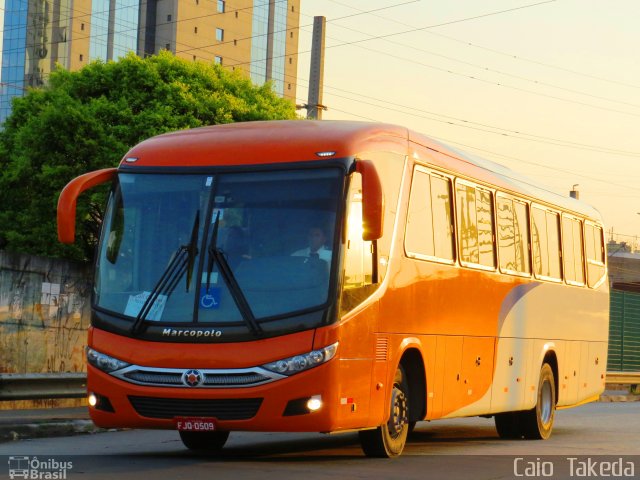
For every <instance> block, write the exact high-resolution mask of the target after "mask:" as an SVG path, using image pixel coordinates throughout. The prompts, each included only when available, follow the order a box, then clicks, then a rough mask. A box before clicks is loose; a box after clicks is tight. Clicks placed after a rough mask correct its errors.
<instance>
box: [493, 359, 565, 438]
mask: <svg viewBox="0 0 640 480" xmlns="http://www.w3.org/2000/svg"><path fill="white" fill-rule="evenodd" d="M555 412H556V384H555V380H554V377H553V370H552V369H551V366H550V365H549V364H548V363H545V364H544V365H543V366H542V369H541V370H540V380H539V382H538V399H537V401H536V406H535V407H534V408H532V409H531V410H526V411H524V412H506V413H498V414H496V415H495V422H496V430H497V431H498V435H499V436H500V438H505V439H513V438H523V437H524V438H526V439H530V440H546V439H547V438H549V437H550V436H551V430H552V428H553V420H554V419H555Z"/></svg>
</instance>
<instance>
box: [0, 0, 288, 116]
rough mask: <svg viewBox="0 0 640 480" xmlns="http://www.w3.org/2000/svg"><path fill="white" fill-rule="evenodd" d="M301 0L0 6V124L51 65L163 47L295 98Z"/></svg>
mask: <svg viewBox="0 0 640 480" xmlns="http://www.w3.org/2000/svg"><path fill="white" fill-rule="evenodd" d="M299 25H300V0H0V26H1V27H2V31H1V32H0V60H1V65H2V67H1V70H0V82H1V83H0V123H2V122H3V121H4V119H5V118H6V117H7V116H8V115H9V113H10V112H11V99H12V98H13V97H16V96H22V95H23V94H24V92H25V90H26V89H27V88H28V87H37V86H41V85H44V83H45V82H46V80H47V77H48V75H49V74H50V73H51V71H52V70H54V69H55V68H56V64H60V65H61V66H62V67H64V68H66V69H68V70H78V69H80V68H82V67H83V66H84V65H86V64H87V63H88V62H90V61H92V60H98V59H99V60H103V61H108V60H115V59H117V58H119V57H122V56H124V55H126V54H127V53H128V52H129V51H134V52H135V53H136V54H137V55H140V56H147V55H153V54H156V53H158V52H159V51H160V50H163V49H166V50H170V51H171V52H173V53H174V54H175V55H176V56H178V57H180V58H184V59H187V60H193V61H205V62H212V61H213V62H216V63H219V64H221V65H223V66H224V67H226V68H230V69H234V70H235V69H240V70H242V71H243V72H245V73H246V74H247V75H249V76H250V77H251V79H252V80H253V81H254V83H257V84H263V83H265V82H266V81H271V82H272V83H273V88H274V90H275V92H276V93H277V94H278V95H280V96H283V97H286V98H291V99H293V100H295V98H296V80H297V69H298V56H297V53H298V27H299Z"/></svg>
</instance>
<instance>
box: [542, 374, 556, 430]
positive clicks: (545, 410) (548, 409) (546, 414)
mask: <svg viewBox="0 0 640 480" xmlns="http://www.w3.org/2000/svg"><path fill="white" fill-rule="evenodd" d="M552 414H553V393H552V390H551V384H550V383H549V382H544V383H543V384H542V391H541V392H540V420H541V421H542V424H543V425H545V426H546V425H549V423H550V422H551V416H552Z"/></svg>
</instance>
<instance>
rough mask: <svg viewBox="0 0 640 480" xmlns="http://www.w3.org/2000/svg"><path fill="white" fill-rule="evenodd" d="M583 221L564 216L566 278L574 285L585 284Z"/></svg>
mask: <svg viewBox="0 0 640 480" xmlns="http://www.w3.org/2000/svg"><path fill="white" fill-rule="evenodd" d="M581 226H582V223H581V222H580V220H577V219H575V218H570V217H565V216H563V217H562V256H563V258H564V279H565V280H566V281H567V283H570V284H573V285H584V267H583V265H584V259H583V256H582V228H581Z"/></svg>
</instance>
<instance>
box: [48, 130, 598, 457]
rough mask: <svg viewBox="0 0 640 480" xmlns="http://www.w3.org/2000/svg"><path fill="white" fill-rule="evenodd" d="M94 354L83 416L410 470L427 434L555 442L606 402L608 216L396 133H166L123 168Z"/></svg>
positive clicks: (197, 441) (66, 211) (116, 184)
mask: <svg viewBox="0 0 640 480" xmlns="http://www.w3.org/2000/svg"><path fill="white" fill-rule="evenodd" d="M109 181H110V182H112V189H111V193H110V198H109V201H108V205H107V207H106V212H105V216H104V223H103V227H102V234H101V239H100V243H99V248H98V251H97V260H96V271H95V287H94V295H93V301H92V319H91V327H90V330H89V336H88V347H87V360H88V367H87V368H88V380H87V388H88V395H89V397H88V398H89V405H90V412H91V418H92V419H93V421H94V422H95V423H96V424H97V425H99V426H101V427H106V428H109V427H130V428H158V429H175V430H178V431H179V433H180V436H181V438H182V440H183V442H184V444H185V445H186V446H187V447H188V448H191V449H208V450H212V451H216V450H220V449H221V448H222V447H223V445H224V443H225V441H226V440H227V437H228V436H229V432H232V431H287V432H326V433H333V432H344V431H354V430H357V431H358V432H359V438H360V441H361V445H362V448H363V450H364V452H365V454H366V455H368V456H379V457H390V456H395V455H399V454H400V453H401V452H402V450H403V448H404V445H405V442H406V438H407V434H408V433H409V432H410V431H411V429H412V428H413V427H414V426H415V424H416V422H418V421H422V420H435V419H441V418H452V417H466V416H494V417H495V424H496V428H497V431H498V434H499V435H500V436H501V437H503V438H539V439H546V438H548V437H549V435H550V434H551V429H552V426H553V421H554V416H555V412H556V409H557V408H564V407H571V406H575V405H579V404H581V403H585V402H588V401H591V400H595V399H597V398H598V396H599V394H600V393H601V392H602V390H603V388H604V382H605V371H606V364H607V336H608V302H609V296H608V282H607V281H606V279H607V271H606V257H605V247H604V237H603V225H602V221H601V217H600V215H599V214H598V212H597V211H596V210H595V209H593V208H591V207H589V206H588V205H586V204H584V203H582V202H580V201H577V200H575V199H572V198H568V197H563V196H560V195H557V194H554V193H551V192H549V191H546V190H544V189H543V188H541V187H539V186H537V185H536V184H535V183H534V182H532V181H529V180H527V179H526V178H524V177H521V176H518V175H516V174H515V173H514V172H512V171H510V170H508V169H506V168H505V167H501V166H499V165H497V164H494V163H492V162H488V161H486V160H482V159H480V158H477V157H475V156H472V155H468V154H465V153H462V152H459V151H457V150H455V149H452V148H450V147H447V146H445V145H442V144H441V143H439V142H436V141H433V140H431V139H429V138H427V137H425V136H422V135H420V134H417V133H414V132H412V131H409V130H407V129H406V128H401V127H398V126H393V125H382V124H371V123H361V122H332V121H322V122H314V121H274V122H251V123H239V124H231V125H220V126H212V127H204V128H198V129H193V130H186V131H180V132H176V133H170V134H165V135H160V136H157V137H154V138H151V139H149V140H146V141H144V142H142V143H140V144H139V145H137V146H135V147H134V148H133V149H131V150H130V151H129V152H128V153H127V154H126V156H125V157H124V158H123V160H122V162H121V163H120V165H119V166H118V167H117V168H113V169H105V170H100V171H96V172H92V173H87V174H85V175H82V176H80V177H78V178H76V179H74V180H72V181H71V182H70V183H69V184H68V185H67V186H66V187H65V189H64V190H63V192H62V194H61V196H60V199H59V203H58V234H59V238H60V240H61V241H62V242H65V243H71V242H73V241H74V229H75V227H74V225H75V209H76V200H77V197H78V195H80V194H81V193H82V192H83V191H84V190H86V189H88V188H90V187H92V186H94V185H97V184H100V183H104V182H109Z"/></svg>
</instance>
